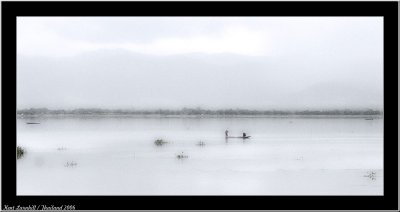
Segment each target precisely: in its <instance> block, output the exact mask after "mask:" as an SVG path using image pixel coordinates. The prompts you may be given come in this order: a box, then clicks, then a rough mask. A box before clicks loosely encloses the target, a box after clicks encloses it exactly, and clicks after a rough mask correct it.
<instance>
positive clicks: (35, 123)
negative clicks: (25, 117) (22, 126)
mask: <svg viewBox="0 0 400 212" xmlns="http://www.w3.org/2000/svg"><path fill="white" fill-rule="evenodd" d="M26 124H40V123H39V122H26Z"/></svg>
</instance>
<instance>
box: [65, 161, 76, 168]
mask: <svg viewBox="0 0 400 212" xmlns="http://www.w3.org/2000/svg"><path fill="white" fill-rule="evenodd" d="M77 165H78V163H77V162H75V161H71V162H67V163H66V164H65V165H64V166H65V167H74V166H77Z"/></svg>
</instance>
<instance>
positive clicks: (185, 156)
mask: <svg viewBox="0 0 400 212" xmlns="http://www.w3.org/2000/svg"><path fill="white" fill-rule="evenodd" d="M176 157H177V158H178V159H183V158H188V157H189V156H187V155H185V154H183V152H182V153H181V154H179V155H177V156H176Z"/></svg>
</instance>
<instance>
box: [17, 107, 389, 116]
mask: <svg viewBox="0 0 400 212" xmlns="http://www.w3.org/2000/svg"><path fill="white" fill-rule="evenodd" d="M17 116H18V117H39V116H40V117H44V116H47V117H89V116H95V117H113V116H115V117H123V116H126V117H128V116H129V117H177V118H185V117H188V118H189V117H197V118H207V117H210V118H229V117H243V118H246V117H251V118H256V117H383V112H382V111H380V110H373V109H365V110H350V109H344V110H248V109H219V110H209V109H201V108H183V109H180V110H168V109H158V110H134V109H130V110H129V109H125V110H124V109H113V110H111V109H97V108H79V109H72V110H62V109H61V110H50V109H47V108H30V109H24V110H17Z"/></svg>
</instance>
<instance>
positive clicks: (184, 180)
mask: <svg viewBox="0 0 400 212" xmlns="http://www.w3.org/2000/svg"><path fill="white" fill-rule="evenodd" d="M29 121H38V122H40V123H41V124H37V125H28V124H26V122H29ZM226 129H228V130H229V131H230V134H231V135H232V136H239V135H240V134H241V133H242V132H246V133H247V134H248V135H251V136H252V137H251V139H247V140H243V139H228V140H226V139H225V137H224V131H225V130H226ZM158 138H161V139H164V140H166V141H168V144H166V145H163V146H156V145H155V144H154V141H155V140H156V139H158ZM199 141H203V142H204V143H205V146H198V145H196V144H197V143H198V142H199ZM17 144H18V145H20V146H23V147H24V148H25V149H26V151H27V154H26V155H25V156H24V157H23V158H22V159H19V160H17V195H383V121H382V119H374V120H364V118H345V119H344V118H324V119H322V118H226V119H222V118H129V117H125V118H46V119H18V120H17ZM181 152H183V153H184V154H185V155H188V158H184V159H178V158H177V155H178V154H179V153H181ZM72 162H74V163H76V165H73V166H68V165H67V164H70V163H72ZM371 172H374V173H375V174H374V175H373V176H374V177H368V176H371V175H370V173H371Z"/></svg>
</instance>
